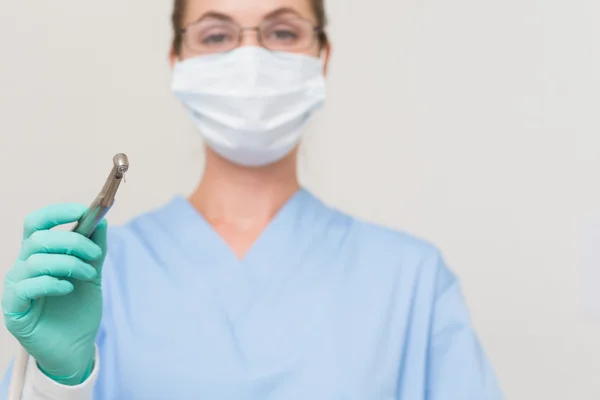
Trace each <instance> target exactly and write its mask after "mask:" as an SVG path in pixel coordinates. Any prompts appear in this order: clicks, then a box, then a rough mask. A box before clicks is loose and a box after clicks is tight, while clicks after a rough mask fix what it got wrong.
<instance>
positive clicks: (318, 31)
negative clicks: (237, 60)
mask: <svg viewBox="0 0 600 400" xmlns="http://www.w3.org/2000/svg"><path fill="white" fill-rule="evenodd" d="M294 19H299V20H302V21H306V22H308V23H310V24H311V25H312V33H313V35H314V36H315V38H316V39H317V41H318V42H320V43H321V46H323V45H324V44H325V43H327V34H326V33H325V30H324V27H323V26H320V25H315V24H314V23H313V22H312V21H311V20H310V19H308V18H304V17H300V16H294ZM203 20H204V19H203V18H200V19H199V20H197V21H195V22H192V23H190V24H188V25H187V26H185V27H183V28H181V29H179V31H178V33H179V35H181V43H182V44H183V46H184V47H186V48H187V49H188V50H190V48H189V46H188V45H187V42H186V40H185V34H186V33H187V32H188V30H189V28H190V27H191V26H193V25H196V24H199V23H200V22H202V21H203ZM267 21H268V20H264V21H262V22H261V23H260V25H258V26H242V25H240V24H238V23H237V22H235V21H227V23H229V24H232V25H235V26H237V27H238V28H239V35H238V44H237V46H235V47H233V48H231V49H230V50H227V51H224V52H223V53H227V52H229V51H233V50H235V49H237V48H238V47H240V45H241V44H242V41H243V40H244V32H245V31H255V32H256V37H257V39H258V43H259V44H260V47H262V48H264V49H267V50H269V51H272V50H271V49H269V48H268V47H266V46H265V45H264V44H263V39H262V35H261V31H260V29H261V26H262V24H263V23H265V22H267ZM313 44H314V43H312V44H311V45H310V46H308V47H306V49H308V48H310V47H311V46H312V45H313ZM306 49H302V50H306Z"/></svg>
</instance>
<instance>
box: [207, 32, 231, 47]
mask: <svg viewBox="0 0 600 400" xmlns="http://www.w3.org/2000/svg"><path fill="white" fill-rule="evenodd" d="M230 40H231V37H230V35H227V34H226V33H215V34H211V35H208V36H204V37H203V38H202V44H203V45H205V46H211V45H217V44H223V43H227V42H228V41H230Z"/></svg>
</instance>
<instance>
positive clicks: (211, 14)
mask: <svg viewBox="0 0 600 400" xmlns="http://www.w3.org/2000/svg"><path fill="white" fill-rule="evenodd" d="M285 14H294V15H296V16H298V17H301V18H304V17H303V16H302V15H301V14H300V13H299V12H298V11H297V10H295V9H294V8H292V7H281V8H278V9H276V10H273V11H271V12H270V13H268V14H267V15H265V16H264V17H263V19H266V20H268V19H272V18H276V17H279V16H281V15H285ZM205 19H218V20H220V21H225V22H235V20H234V19H233V18H232V17H231V16H229V15H227V14H223V13H220V12H216V11H207V12H205V13H204V14H202V16H201V17H200V18H198V19H197V20H196V21H194V22H200V21H203V20H205Z"/></svg>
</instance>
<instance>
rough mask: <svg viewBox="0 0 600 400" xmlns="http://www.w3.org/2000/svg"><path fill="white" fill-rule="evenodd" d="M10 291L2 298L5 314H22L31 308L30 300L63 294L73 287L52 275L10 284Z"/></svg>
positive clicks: (69, 291)
mask: <svg viewBox="0 0 600 400" xmlns="http://www.w3.org/2000/svg"><path fill="white" fill-rule="evenodd" d="M7 289H9V290H11V291H12V293H9V294H8V295H5V296H3V298H2V310H3V311H4V313H5V314H8V315H11V314H17V315H18V314H23V313H26V312H27V311H29V309H30V308H31V302H32V301H33V300H37V299H39V298H42V297H47V296H64V295H67V294H69V293H71V292H72V291H73V289H74V287H73V284H72V283H71V282H68V281H62V280H60V279H58V278H54V277H52V276H38V277H37V278H31V279H27V280H24V281H21V282H18V283H16V284H14V285H11V286H10V287H9V288H7Z"/></svg>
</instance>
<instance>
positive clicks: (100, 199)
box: [8, 153, 129, 400]
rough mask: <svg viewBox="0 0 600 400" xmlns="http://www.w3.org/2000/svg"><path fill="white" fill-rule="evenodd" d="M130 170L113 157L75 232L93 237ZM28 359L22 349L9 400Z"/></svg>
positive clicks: (15, 398)
mask: <svg viewBox="0 0 600 400" xmlns="http://www.w3.org/2000/svg"><path fill="white" fill-rule="evenodd" d="M128 170H129V159H128V158H127V156H126V155H125V154H122V153H119V154H117V155H115V156H114V157H113V168H112V170H111V171H110V174H109V175H108V178H107V179H106V183H105V184H104V187H103V188H102V190H101V191H100V193H99V194H98V196H97V197H96V199H95V200H94V201H93V203H92V204H91V205H90V206H89V208H88V209H87V210H86V212H85V213H84V214H83V216H82V217H81V218H80V219H79V221H77V224H76V225H75V227H74V228H73V232H77V233H79V234H81V235H83V236H85V237H88V238H89V237H90V236H92V234H93V233H94V231H95V230H96V227H97V226H98V224H99V223H100V222H101V221H102V219H103V218H104V217H105V216H106V214H107V213H108V212H109V211H110V209H111V208H112V206H113V204H114V203H115V195H116V193H117V190H118V189H119V186H120V185H121V181H124V180H125V173H126V172H127V171H128ZM28 359H29V354H27V351H26V350H25V349H24V348H23V347H21V348H20V349H19V351H18V353H17V357H16V358H15V363H14V365H13V371H12V378H11V381H10V387H9V391H8V400H21V396H22V393H23V386H24V384H25V374H26V371H27V362H28Z"/></svg>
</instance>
